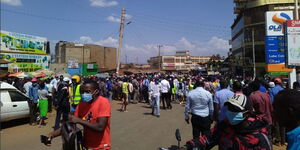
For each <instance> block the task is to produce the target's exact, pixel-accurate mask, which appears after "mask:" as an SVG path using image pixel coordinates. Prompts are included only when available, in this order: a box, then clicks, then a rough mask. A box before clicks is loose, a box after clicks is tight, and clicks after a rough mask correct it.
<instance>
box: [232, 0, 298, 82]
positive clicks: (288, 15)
mask: <svg viewBox="0 0 300 150" xmlns="http://www.w3.org/2000/svg"><path fill="white" fill-rule="evenodd" d="M233 2H234V3H235V5H236V6H235V8H234V14H236V18H235V20H234V22H233V24H232V26H231V37H232V38H231V44H232V51H231V54H232V55H231V56H232V65H233V66H232V68H233V71H234V72H235V74H236V75H244V76H245V75H246V76H252V75H254V66H256V67H255V71H256V75H258V76H262V75H264V74H266V73H268V74H273V75H287V74H288V72H290V71H291V69H288V68H285V64H284V63H285V62H284V57H285V54H284V37H283V25H282V24H281V23H280V22H278V21H276V17H277V18H280V19H281V20H282V19H283V20H289V19H293V16H294V15H293V10H294V0H263V1H262V0H233ZM274 18H275V19H274ZM277 20H278V19H277ZM274 42H276V43H274ZM274 45H275V46H274ZM253 53H254V55H253ZM253 56H255V57H253ZM253 60H255V63H254V62H253ZM254 64H255V65H254Z"/></svg>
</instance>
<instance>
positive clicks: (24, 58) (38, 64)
mask: <svg viewBox="0 0 300 150" xmlns="http://www.w3.org/2000/svg"><path fill="white" fill-rule="evenodd" d="M0 59H1V60H4V61H7V62H10V63H8V64H7V67H8V71H9V72H20V71H23V72H31V71H35V70H38V69H42V68H46V69H48V68H49V63H50V56H49V55H33V54H17V53H1V54H0Z"/></svg>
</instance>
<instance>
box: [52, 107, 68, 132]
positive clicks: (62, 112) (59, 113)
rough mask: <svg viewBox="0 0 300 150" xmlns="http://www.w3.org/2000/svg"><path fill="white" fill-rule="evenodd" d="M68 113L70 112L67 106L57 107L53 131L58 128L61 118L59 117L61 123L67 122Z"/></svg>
mask: <svg viewBox="0 0 300 150" xmlns="http://www.w3.org/2000/svg"><path fill="white" fill-rule="evenodd" d="M69 112H70V107H69V105H62V106H58V108H57V110H56V118H55V125H54V130H57V129H59V128H60V118H61V116H62V118H63V122H65V121H68V115H69Z"/></svg>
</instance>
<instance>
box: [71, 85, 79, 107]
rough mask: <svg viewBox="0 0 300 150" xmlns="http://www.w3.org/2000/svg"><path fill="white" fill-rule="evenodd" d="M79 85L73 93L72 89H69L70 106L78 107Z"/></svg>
mask: <svg viewBox="0 0 300 150" xmlns="http://www.w3.org/2000/svg"><path fill="white" fill-rule="evenodd" d="M80 86H81V85H80V84H79V85H77V86H76V89H75V93H74V87H73V86H72V87H71V90H70V100H71V105H78V104H79V102H80V100H81V94H80Z"/></svg>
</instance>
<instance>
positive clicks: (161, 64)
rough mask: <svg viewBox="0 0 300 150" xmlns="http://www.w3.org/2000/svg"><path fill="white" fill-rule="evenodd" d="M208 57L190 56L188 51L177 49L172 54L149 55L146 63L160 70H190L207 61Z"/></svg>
mask: <svg viewBox="0 0 300 150" xmlns="http://www.w3.org/2000/svg"><path fill="white" fill-rule="evenodd" d="M209 59H210V57H209V56H190V54H189V51H177V52H176V54H175V55H172V56H156V57H151V58H150V60H148V63H149V64H150V66H151V67H155V68H160V70H162V71H190V70H192V69H196V68H198V67H199V66H200V64H205V63H207V62H208V61H209Z"/></svg>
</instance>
